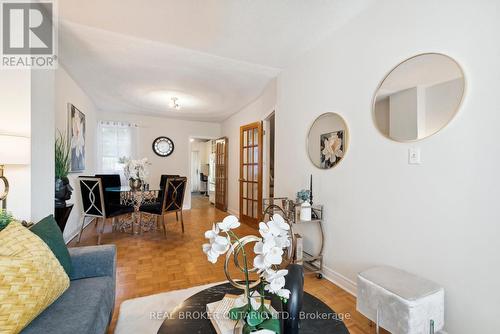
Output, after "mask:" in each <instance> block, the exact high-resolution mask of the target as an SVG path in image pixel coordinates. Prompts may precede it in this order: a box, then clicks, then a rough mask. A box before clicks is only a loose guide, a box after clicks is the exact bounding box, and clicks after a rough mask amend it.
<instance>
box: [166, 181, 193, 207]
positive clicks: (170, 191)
mask: <svg viewBox="0 0 500 334" xmlns="http://www.w3.org/2000/svg"><path fill="white" fill-rule="evenodd" d="M186 184H187V178H186V177H173V178H169V179H167V184H166V186H167V187H166V189H165V198H164V199H163V205H162V212H172V211H181V210H182V205H183V204H184V193H185V192H186Z"/></svg>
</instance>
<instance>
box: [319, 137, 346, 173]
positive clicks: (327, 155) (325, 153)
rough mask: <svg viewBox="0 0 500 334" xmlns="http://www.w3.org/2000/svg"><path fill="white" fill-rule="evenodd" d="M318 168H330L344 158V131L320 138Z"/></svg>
mask: <svg viewBox="0 0 500 334" xmlns="http://www.w3.org/2000/svg"><path fill="white" fill-rule="evenodd" d="M319 146H320V152H319V154H320V167H321V168H325V169H326V168H331V167H333V166H335V165H336V164H337V163H338V162H339V161H340V160H341V159H342V157H343V156H344V130H340V131H334V132H329V133H324V134H322V135H321V136H320V145H319Z"/></svg>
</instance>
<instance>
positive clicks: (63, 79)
mask: <svg viewBox="0 0 500 334" xmlns="http://www.w3.org/2000/svg"><path fill="white" fill-rule="evenodd" d="M55 87H56V88H55V89H56V91H55V126H56V128H57V129H58V130H59V131H61V133H63V134H67V133H68V107H67V105H68V103H71V104H73V105H74V106H75V107H76V108H78V109H79V110H80V111H81V112H83V113H84V114H85V121H86V129H85V130H86V133H85V171H83V172H81V173H71V174H70V175H69V177H68V178H69V180H70V184H71V185H72V186H73V188H74V190H73V195H72V196H71V200H69V201H68V203H75V206H74V207H73V210H72V211H71V215H70V217H69V219H68V222H67V224H66V228H65V229H64V238H65V240H69V239H71V238H72V237H74V236H75V235H76V234H77V233H78V231H79V229H80V227H81V220H80V219H81V214H82V206H81V199H80V188H79V185H78V180H77V178H78V177H79V176H82V175H94V174H95V171H96V150H97V146H96V145H97V143H96V129H97V120H96V114H97V108H96V106H95V104H94V103H93V102H92V101H91V100H90V98H89V97H88V96H87V94H85V92H84V91H83V90H82V89H81V88H80V86H78V84H77V83H76V82H75V81H74V80H73V79H72V78H71V77H70V76H69V74H68V72H66V70H65V69H64V67H63V66H62V65H59V68H58V69H57V70H56V73H55ZM53 128H54V127H53ZM52 188H54V185H53V184H52ZM52 206H54V203H52ZM87 223H88V222H87Z"/></svg>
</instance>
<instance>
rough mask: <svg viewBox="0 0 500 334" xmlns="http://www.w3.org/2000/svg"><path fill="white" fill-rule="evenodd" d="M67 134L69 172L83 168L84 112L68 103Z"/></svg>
mask: <svg viewBox="0 0 500 334" xmlns="http://www.w3.org/2000/svg"><path fill="white" fill-rule="evenodd" d="M68 112H69V115H68V135H69V143H70V145H71V172H83V171H84V170H85V114H84V113H82V112H81V111H80V110H78V109H77V108H76V107H75V106H74V105H72V104H71V103H68Z"/></svg>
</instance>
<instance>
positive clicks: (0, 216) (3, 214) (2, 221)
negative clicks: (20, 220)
mask: <svg viewBox="0 0 500 334" xmlns="http://www.w3.org/2000/svg"><path fill="white" fill-rule="evenodd" d="M13 220H14V217H12V214H10V213H9V212H7V211H5V210H2V209H0V231H1V230H3V229H4V228H6V227H7V225H9V223H10V222H11V221H13Z"/></svg>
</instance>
